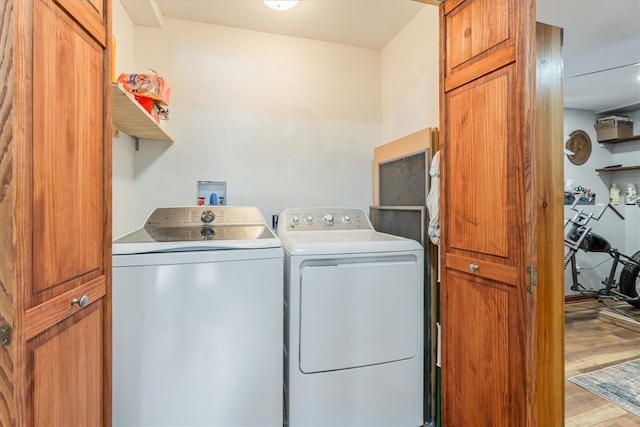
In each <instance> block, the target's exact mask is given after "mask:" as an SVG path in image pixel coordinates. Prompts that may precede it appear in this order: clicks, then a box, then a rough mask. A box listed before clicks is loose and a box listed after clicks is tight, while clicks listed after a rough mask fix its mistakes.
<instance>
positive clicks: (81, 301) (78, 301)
mask: <svg viewBox="0 0 640 427" xmlns="http://www.w3.org/2000/svg"><path fill="white" fill-rule="evenodd" d="M76 304H78V305H79V306H80V308H85V307H86V306H88V305H89V297H88V296H87V295H82V296H81V297H80V299H78V298H74V299H72V300H71V305H76Z"/></svg>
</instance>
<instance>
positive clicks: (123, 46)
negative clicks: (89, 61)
mask: <svg viewBox="0 0 640 427" xmlns="http://www.w3.org/2000/svg"><path fill="white" fill-rule="evenodd" d="M112 11H113V35H114V37H115V39H116V55H115V61H116V78H117V76H118V74H120V73H121V72H124V71H127V70H131V69H132V68H133V67H134V61H135V46H134V43H133V40H134V34H135V33H134V25H133V23H132V22H131V19H129V15H127V12H126V11H125V10H124V8H123V7H122V4H121V3H120V2H119V1H118V0H116V1H114V2H113V3H112ZM112 146H113V188H112V194H113V209H112V218H113V237H114V238H116V237H119V236H121V235H123V234H125V233H128V232H129V231H131V230H133V229H136V228H138V227H139V226H140V223H139V222H136V220H135V194H134V185H133V181H134V176H133V151H134V145H133V138H131V137H130V136H129V135H127V134H125V133H123V132H120V135H119V137H117V138H113V139H112Z"/></svg>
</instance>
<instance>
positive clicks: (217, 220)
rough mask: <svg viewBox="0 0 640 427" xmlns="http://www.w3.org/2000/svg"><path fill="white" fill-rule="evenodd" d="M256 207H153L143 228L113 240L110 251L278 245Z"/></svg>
mask: <svg viewBox="0 0 640 427" xmlns="http://www.w3.org/2000/svg"><path fill="white" fill-rule="evenodd" d="M280 246H281V242H280V240H279V239H278V238H277V237H276V236H275V235H274V234H273V232H272V231H271V230H270V229H269V227H268V226H267V225H266V223H265V221H264V217H263V216H262V214H261V213H260V211H259V210H258V208H255V207H239V206H196V207H168V208H158V209H156V210H155V211H154V212H153V213H152V214H151V215H150V216H149V218H148V219H147V221H146V223H145V225H144V227H143V228H141V229H139V230H136V231H134V232H132V233H129V234H127V235H125V236H122V237H120V238H119V239H117V240H115V241H114V242H113V254H114V255H122V254H136V253H155V252H176V251H192V250H220V249H257V248H272V247H280Z"/></svg>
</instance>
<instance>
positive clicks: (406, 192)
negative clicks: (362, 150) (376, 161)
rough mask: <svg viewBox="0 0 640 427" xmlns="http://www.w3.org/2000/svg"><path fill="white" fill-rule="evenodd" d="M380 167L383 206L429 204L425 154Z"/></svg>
mask: <svg viewBox="0 0 640 427" xmlns="http://www.w3.org/2000/svg"><path fill="white" fill-rule="evenodd" d="M378 167H379V172H380V205H381V206H425V205H426V204H427V201H426V200H427V172H428V170H427V161H426V153H425V152H422V153H417V154H414V155H411V156H407V157H403V158H401V159H398V160H392V161H390V162H386V163H382V164H380V165H379V166H378Z"/></svg>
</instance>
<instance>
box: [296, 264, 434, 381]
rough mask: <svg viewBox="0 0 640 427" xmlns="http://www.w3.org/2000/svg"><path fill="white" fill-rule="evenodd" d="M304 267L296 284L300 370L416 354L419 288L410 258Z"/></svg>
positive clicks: (419, 276) (331, 368)
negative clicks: (298, 309)
mask: <svg viewBox="0 0 640 427" xmlns="http://www.w3.org/2000/svg"><path fill="white" fill-rule="evenodd" d="M351 261H352V262H349V263H347V262H346V261H345V262H344V263H340V261H338V262H337V263H336V262H335V260H334V262H333V263H332V265H326V264H325V265H313V264H311V265H307V266H306V267H303V268H302V269H301V280H300V330H299V331H300V337H299V338H300V370H301V371H302V372H304V373H317V372H326V371H334V370H341V369H349V368H357V367H362V366H368V365H375V364H381V363H388V362H394V361H399V360H403V359H410V358H413V357H415V356H416V354H417V352H418V342H419V336H418V335H419V325H420V322H421V319H420V305H421V304H422V301H421V300H420V298H419V289H420V287H421V286H422V277H423V276H422V274H421V272H420V269H419V268H420V267H419V264H418V261H417V259H416V258H415V257H405V258H401V259H399V258H392V257H388V258H387V261H385V260H384V258H381V259H379V260H371V259H369V260H363V261H362V262H353V260H351Z"/></svg>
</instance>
